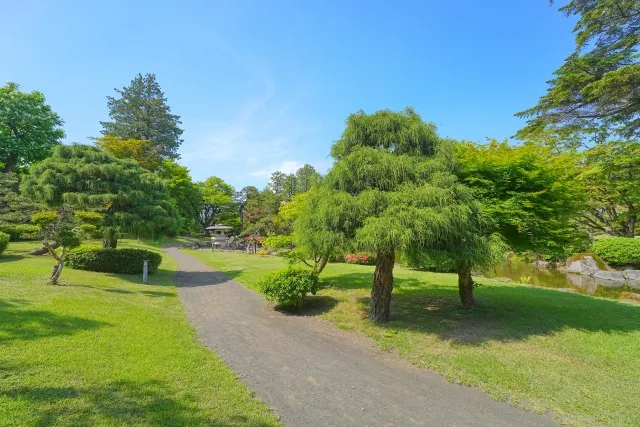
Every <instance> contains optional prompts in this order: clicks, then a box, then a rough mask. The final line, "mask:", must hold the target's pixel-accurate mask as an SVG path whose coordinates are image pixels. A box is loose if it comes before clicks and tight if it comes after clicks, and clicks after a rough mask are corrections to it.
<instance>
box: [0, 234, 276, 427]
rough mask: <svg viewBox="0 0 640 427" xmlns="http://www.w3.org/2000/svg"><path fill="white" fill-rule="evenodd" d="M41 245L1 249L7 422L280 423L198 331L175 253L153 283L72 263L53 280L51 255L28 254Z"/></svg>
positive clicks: (3, 419) (0, 374) (2, 406)
mask: <svg viewBox="0 0 640 427" xmlns="http://www.w3.org/2000/svg"><path fill="white" fill-rule="evenodd" d="M35 245H37V243H36V244H34V243H10V244H9V249H8V250H7V252H5V253H4V254H2V255H0V425H2V426H18V425H20V426H22V425H30V426H52V425H53V426H55V425H60V426H62V425H64V426H88V425H91V426H120V425H137V426H151V425H154V426H156V425H163V426H200V425H202V426H204V425H206V426H232V425H238V426H246V425H252V426H276V425H279V422H278V421H277V419H276V417H275V416H274V415H273V414H272V413H271V412H270V411H269V410H268V409H267V408H266V407H265V405H263V404H262V403H261V402H259V401H258V400H257V399H255V398H254V397H252V395H251V392H250V391H249V390H248V389H247V387H245V386H244V385H243V384H242V383H240V382H239V381H238V380H237V379H236V377H235V375H234V374H233V372H231V371H230V370H229V369H228V368H227V367H226V365H225V364H224V363H223V362H222V361H221V360H220V359H219V358H218V357H217V356H216V355H215V354H213V353H211V352H210V351H208V350H207V349H205V348H203V347H202V346H201V345H200V344H199V343H198V342H197V339H196V335H195V332H194V330H193V329H192V328H191V327H190V326H189V325H188V323H187V321H186V318H185V315H184V313H183V311H182V307H181V305H180V301H179V299H178V297H177V293H176V288H175V287H174V286H173V284H172V276H173V273H174V271H175V270H176V263H175V260H173V259H172V258H170V257H165V258H164V261H163V264H162V265H161V266H160V270H159V271H158V272H157V273H156V274H154V275H152V276H150V282H151V284H150V285H143V284H141V278H140V277H139V276H127V275H111V274H102V273H92V272H84V271H74V270H71V269H68V268H65V270H64V271H63V272H62V276H61V282H60V285H58V286H52V285H47V284H46V281H47V278H48V276H49V274H50V272H51V269H52V267H53V264H54V261H53V260H52V259H51V258H49V257H47V256H43V257H30V256H26V255H24V254H25V253H26V252H28V250H29V249H31V248H33V247H34V246H35ZM121 246H135V247H138V245H137V244H135V242H132V241H121ZM141 246H142V247H145V248H147V249H151V250H156V249H154V248H153V247H151V246H146V245H141Z"/></svg>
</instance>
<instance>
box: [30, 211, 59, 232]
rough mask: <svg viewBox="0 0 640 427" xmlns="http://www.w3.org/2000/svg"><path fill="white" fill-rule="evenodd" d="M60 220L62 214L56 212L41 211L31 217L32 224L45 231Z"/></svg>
mask: <svg viewBox="0 0 640 427" xmlns="http://www.w3.org/2000/svg"><path fill="white" fill-rule="evenodd" d="M59 220H60V214H59V213H58V212H56V211H41V212H37V213H34V214H33V215H31V222H32V223H33V224H35V225H37V226H38V227H40V228H42V229H44V228H47V227H49V226H51V225H52V224H54V223H56V222H57V221H59Z"/></svg>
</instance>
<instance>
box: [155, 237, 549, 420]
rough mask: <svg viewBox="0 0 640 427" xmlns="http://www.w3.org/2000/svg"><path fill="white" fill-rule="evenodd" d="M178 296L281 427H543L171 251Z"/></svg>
mask: <svg viewBox="0 0 640 427" xmlns="http://www.w3.org/2000/svg"><path fill="white" fill-rule="evenodd" d="M166 251H167V252H168V253H169V254H170V255H171V256H173V257H175V258H176V259H177V261H178V263H179V266H180V268H179V272H178V273H177V275H176V280H177V283H178V293H179V295H180V298H181V300H182V304H183V306H184V309H185V311H186V313H187V317H188V319H189V321H190V322H191V324H192V325H193V326H194V327H195V329H196V330H197V332H198V336H199V338H200V339H201V340H202V341H203V343H204V344H205V345H206V346H207V347H208V348H210V349H211V350H213V351H214V352H216V353H217V354H218V355H220V356H221V357H222V358H223V359H224V360H225V362H226V363H227V364H228V365H229V366H230V367H231V368H232V369H233V370H234V371H235V372H236V373H237V374H238V376H239V377H240V378H241V380H242V381H243V382H244V383H245V384H247V385H248V386H249V388H250V389H251V390H253V391H254V392H255V394H256V395H257V396H258V397H259V398H260V399H261V400H262V401H263V402H265V403H266V404H267V405H269V406H270V407H271V408H273V409H274V411H275V412H276V413H277V414H279V415H280V418H281V420H282V421H283V423H284V424H285V426H301V427H303V426H304V427H314V426H336V427H337V426H339V427H347V426H551V425H556V424H555V422H554V421H553V420H552V419H551V418H550V417H548V416H543V415H537V414H533V413H529V412H526V411H523V410H520V409H516V408H514V407H512V406H510V405H509V404H507V403H505V402H496V401H494V400H493V399H491V397H490V396H489V395H488V394H486V393H484V392H482V391H481V390H479V389H475V388H471V387H466V386H460V385H456V384H450V383H448V382H447V381H446V380H445V379H444V378H442V377H441V376H439V375H437V374H435V373H433V372H431V371H428V370H424V369H419V368H416V367H414V366H411V365H409V364H408V363H406V362H405V361H403V360H401V359H399V358H398V357H396V356H394V355H392V354H388V353H383V352H381V351H379V350H377V349H375V348H373V347H372V342H371V341H370V340H369V339H367V338H364V337H361V336H359V335H356V334H354V333H349V332H345V331H342V330H340V329H338V328H336V327H334V326H333V325H332V324H330V323H328V322H326V321H324V320H322V319H318V318H314V317H295V316H286V315H283V314H281V313H279V312H276V311H273V310H272V309H270V308H269V307H268V306H267V304H266V302H265V300H264V299H263V298H262V297H261V296H260V295H258V294H257V293H255V292H253V291H251V290H249V289H247V288H245V287H244V286H242V285H239V284H238V283H236V282H234V281H233V280H231V279H230V278H229V277H227V276H226V275H224V274H222V273H220V272H217V271H215V270H214V269H212V268H211V267H208V266H207V265H205V264H203V263H202V262H200V261H198V260H196V259H195V258H193V257H191V256H189V255H188V254H186V253H184V252H182V251H180V250H178V249H177V248H168V249H166Z"/></svg>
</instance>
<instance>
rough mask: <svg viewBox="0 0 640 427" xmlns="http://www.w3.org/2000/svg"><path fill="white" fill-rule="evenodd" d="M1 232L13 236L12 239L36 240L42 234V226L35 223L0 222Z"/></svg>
mask: <svg viewBox="0 0 640 427" xmlns="http://www.w3.org/2000/svg"><path fill="white" fill-rule="evenodd" d="M0 232H2V233H6V234H8V235H9V236H11V241H13V242H15V241H18V240H35V239H37V238H38V237H39V235H40V227H38V226H37V225H33V224H9V223H2V224H0Z"/></svg>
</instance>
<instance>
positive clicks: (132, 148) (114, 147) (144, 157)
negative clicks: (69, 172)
mask: <svg viewBox="0 0 640 427" xmlns="http://www.w3.org/2000/svg"><path fill="white" fill-rule="evenodd" d="M92 139H93V140H94V141H95V143H96V146H97V147H98V148H100V149H101V150H104V151H106V152H108V153H109V154H112V155H113V156H115V157H117V158H119V159H131V160H135V161H136V162H138V163H139V164H140V166H142V167H143V168H145V169H146V170H148V171H152V172H155V171H156V170H157V169H158V168H159V167H160V165H161V163H162V158H161V157H160V155H159V154H158V151H159V150H158V147H156V146H155V145H154V142H153V141H150V140H148V139H133V138H128V139H124V138H120V137H118V136H113V135H105V136H103V137H101V138H92Z"/></svg>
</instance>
